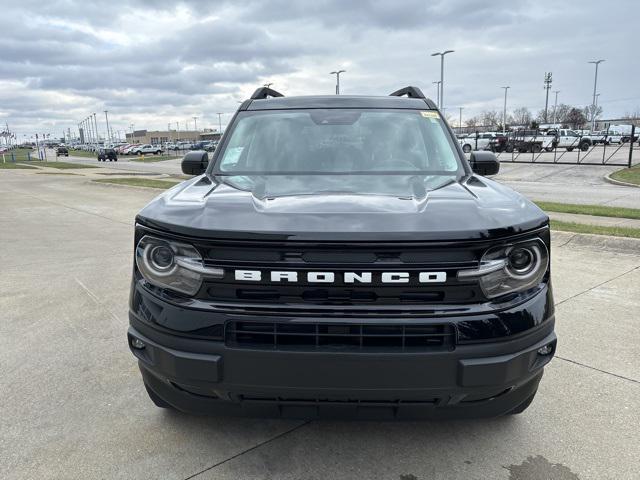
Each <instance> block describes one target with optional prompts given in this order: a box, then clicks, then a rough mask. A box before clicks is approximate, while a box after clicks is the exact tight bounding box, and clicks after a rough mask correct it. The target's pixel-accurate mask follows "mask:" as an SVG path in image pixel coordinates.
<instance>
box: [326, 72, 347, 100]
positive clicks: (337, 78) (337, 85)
mask: <svg viewBox="0 0 640 480" xmlns="http://www.w3.org/2000/svg"><path fill="white" fill-rule="evenodd" d="M345 72H346V70H336V71H334V72H329V75H335V76H336V95H340V74H341V73H345Z"/></svg>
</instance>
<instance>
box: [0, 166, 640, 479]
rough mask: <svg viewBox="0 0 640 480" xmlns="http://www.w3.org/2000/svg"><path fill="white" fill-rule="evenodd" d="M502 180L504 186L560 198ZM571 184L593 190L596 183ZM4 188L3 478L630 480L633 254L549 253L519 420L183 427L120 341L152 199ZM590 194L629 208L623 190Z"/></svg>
mask: <svg viewBox="0 0 640 480" xmlns="http://www.w3.org/2000/svg"><path fill="white" fill-rule="evenodd" d="M70 158H71V157H70ZM65 160H66V159H65ZM84 160H86V159H84ZM84 160H83V161H84ZM94 162H95V161H94ZM95 163H96V164H97V162H95ZM124 163H126V162H124ZM162 163H167V162H162ZM156 165H157V164H153V166H156ZM171 165H173V164H171ZM177 165H178V164H177V163H175V165H174V166H175V167H177ZM136 167H138V169H140V168H141V167H142V168H145V167H147V165H144V166H143V165H140V164H137V165H136ZM513 167H514V168H513V169H505V172H504V173H503V178H504V181H505V182H507V183H509V182H513V183H518V182H519V183H518V184H519V185H521V186H524V185H529V184H531V185H536V184H537V183H541V184H545V185H554V184H555V185H557V182H559V180H558V179H556V178H554V177H555V176H556V175H554V173H553V172H552V171H549V170H546V171H545V170H542V169H540V167H541V166H535V167H531V166H527V165H522V166H520V165H514V166H513ZM521 167H522V168H521ZM118 168H121V165H120V162H118ZM532 168H536V169H538V170H535V171H532V170H531V169H532ZM542 168H546V169H553V168H555V169H558V168H562V167H558V166H555V167H549V166H542ZM573 168H578V169H579V168H591V167H573ZM592 168H599V167H592ZM599 171H600V172H601V171H602V170H599ZM578 172H582V174H578V173H576V174H575V175H574V177H575V178H574V182H573V183H576V184H578V185H580V187H581V188H584V189H589V188H590V187H589V185H590V182H591V181H593V180H592V179H593V178H595V177H593V176H589V175H586V171H585V170H578ZM565 173H566V172H565ZM1 175H2V182H0V196H1V197H2V198H3V201H2V207H1V208H0V239H1V241H2V244H3V246H4V248H3V249H2V250H1V251H0V261H1V262H2V265H3V269H2V272H3V275H2V276H0V312H3V315H2V317H3V320H4V321H3V322H2V323H0V369H1V373H2V375H1V376H0V378H1V380H0V387H1V388H0V404H1V405H2V406H3V415H2V416H1V417H0V431H2V435H1V436H0V451H1V452H3V453H2V455H0V478H10V479H13V478H38V479H42V478H163V479H165V478H175V479H186V478H197V479H213V478H215V479H219V478H230V479H231V478H233V479H236V478H278V479H280V478H291V479H299V478H318V479H320V478H322V479H324V478H357V479H363V478H366V479H371V478H385V479H386V478H392V479H404V480H409V479H427V478H429V479H445V478H446V479H452V478H453V479H455V478H460V479H469V478H473V479H476V478H477V479H515V480H525V479H539V478H540V479H541V478H544V479H547V478H549V479H563V480H565V479H582V480H584V479H591V478H593V479H603V478H616V479H633V478H637V472H638V471H640V460H639V459H638V457H637V454H636V452H637V445H638V444H639V443H640V433H639V431H638V429H637V425H638V423H639V422H640V375H639V374H638V372H640V354H639V351H638V348H637V345H638V344H639V342H640V329H639V328H638V318H637V311H638V310H639V309H640V295H638V290H637V288H638V285H639V284H640V253H639V252H636V254H632V253H629V250H627V249H623V250H621V251H614V250H601V249H597V248H596V247H594V246H590V245H589V244H588V243H587V244H583V243H581V242H582V240H581V237H574V236H572V235H571V234H563V235H556V236H555V238H554V263H553V266H552V271H553V282H554V287H555V290H556V304H557V318H558V325H557V331H558V336H559V348H558V355H557V358H556V359H555V360H554V361H553V362H552V364H551V366H550V367H549V368H548V370H547V372H546V374H545V378H544V379H543V382H542V386H541V391H540V394H539V395H538V397H537V398H536V401H535V403H534V404H533V406H532V407H531V408H530V409H529V410H527V412H526V413H525V414H523V415H522V416H520V417H514V418H502V419H494V420H482V421H471V422H411V423H381V422H366V423H353V422H337V421H313V422H299V421H283V420H263V419H237V418H206V417H189V416H183V415H179V414H175V413H171V412H164V411H161V410H159V409H156V408H155V407H153V405H152V404H151V402H150V401H149V400H148V398H147V396H146V393H145V392H144V390H143V387H142V385H141V382H140V380H139V373H138V371H137V368H136V365H135V362H134V361H133V358H132V356H131V355H130V353H129V351H128V349H127V345H126V339H125V331H126V326H127V296H128V291H129V280H130V272H131V258H132V247H133V235H132V234H133V218H134V215H135V213H136V211H137V210H138V209H139V208H141V207H142V206H143V205H144V204H145V203H146V202H147V201H149V200H150V199H151V198H152V197H153V196H154V195H155V194H156V192H154V191H149V190H141V189H131V188H121V187H106V186H101V185H94V184H90V183H88V182H87V180H86V179H85V178H83V177H80V176H63V175H60V176H58V175H55V176H50V175H35V174H32V173H30V172H18V171H7V172H2V174H1ZM581 175H582V176H581ZM565 176H566V175H565ZM598 178H600V177H598ZM545 179H547V180H549V179H551V180H553V181H552V182H551V183H545V182H544V180H545ZM599 181H602V180H599ZM554 182H556V183H554ZM602 187H603V188H604V187H607V188H609V187H611V189H612V190H611V191H610V192H609V191H608V192H609V193H607V195H608V196H609V197H611V198H612V199H613V200H607V201H609V202H613V201H615V200H616V199H617V201H621V200H622V199H624V198H627V201H636V203H635V205H632V206H636V207H637V206H638V204H639V203H638V202H637V197H633V195H635V193H633V192H630V190H634V189H631V188H625V187H615V186H608V185H602ZM532 188H533V187H532ZM562 188H563V187H562V186H560V187H557V188H556V190H562ZM591 190H593V189H592V188H591ZM598 190H599V191H600V190H601V189H600V188H599V189H598ZM635 190H640V189H635ZM629 195H631V196H632V199H631V200H629ZM586 198H589V197H586ZM633 199H636V200H633Z"/></svg>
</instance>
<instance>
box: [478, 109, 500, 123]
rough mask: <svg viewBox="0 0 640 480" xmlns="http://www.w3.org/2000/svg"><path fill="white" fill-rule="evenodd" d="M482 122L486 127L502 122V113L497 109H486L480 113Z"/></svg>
mask: <svg viewBox="0 0 640 480" xmlns="http://www.w3.org/2000/svg"><path fill="white" fill-rule="evenodd" d="M480 122H481V123H482V125H483V126H485V127H491V126H494V125H497V124H498V123H499V122H500V114H499V113H498V112H497V111H495V110H485V111H484V112H482V113H481V114H480Z"/></svg>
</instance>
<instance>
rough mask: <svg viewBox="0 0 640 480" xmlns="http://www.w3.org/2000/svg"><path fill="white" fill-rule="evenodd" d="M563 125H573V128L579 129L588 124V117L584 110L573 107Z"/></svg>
mask: <svg viewBox="0 0 640 480" xmlns="http://www.w3.org/2000/svg"><path fill="white" fill-rule="evenodd" d="M563 123H567V124H569V125H571V127H572V128H578V127H581V126H582V125H584V124H585V123H587V117H586V116H585V114H584V112H583V111H582V110H580V109H578V108H575V107H573V108H571V110H569V113H567V116H566V118H565V119H564V121H563Z"/></svg>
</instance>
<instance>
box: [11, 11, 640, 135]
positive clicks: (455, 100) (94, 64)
mask: <svg viewBox="0 0 640 480" xmlns="http://www.w3.org/2000/svg"><path fill="white" fill-rule="evenodd" d="M0 11H1V12H2V35H1V36H0V123H4V122H5V121H6V122H8V123H9V126H10V128H11V129H12V130H13V131H16V132H18V134H19V137H20V138H22V137H23V136H24V135H30V134H32V133H33V132H50V133H51V134H52V135H55V136H60V135H61V133H62V130H63V129H64V130H65V131H66V129H67V127H69V128H72V129H75V130H77V124H78V122H79V121H80V120H82V119H83V118H86V117H87V116H88V115H89V114H90V113H92V112H98V114H99V115H98V126H99V128H100V130H102V131H104V128H105V125H104V123H105V122H104V114H103V113H102V112H103V110H109V120H110V123H111V124H112V127H113V129H114V130H121V131H124V130H125V129H128V128H129V125H130V124H134V125H135V128H136V129H143V128H147V129H153V128H163V129H166V128H167V124H168V123H169V122H171V124H172V128H175V125H176V122H179V124H180V129H181V130H182V129H184V128H185V127H186V121H187V120H189V121H190V124H189V127H190V128H192V127H193V120H191V118H192V117H194V116H197V117H198V128H201V127H217V118H218V117H217V115H216V113H217V112H225V115H224V116H223V125H224V123H225V121H226V120H228V119H229V118H230V113H231V112H233V111H234V110H235V109H236V108H237V105H238V101H239V100H242V99H244V98H246V97H247V96H248V95H250V93H251V92H252V91H253V90H254V89H255V88H256V86H259V85H262V84H263V83H265V82H273V84H274V85H273V88H276V89H277V90H280V91H281V92H283V93H284V94H285V95H300V94H302V95H304V94H317V93H321V94H330V93H333V91H334V88H335V87H334V78H333V77H332V76H331V75H329V74H328V73H329V72H330V71H332V70H335V69H337V68H342V69H345V70H347V73H345V74H344V75H343V77H342V82H341V87H342V93H345V94H387V93H389V92H391V91H392V90H394V89H396V88H399V87H402V86H405V85H409V84H411V85H417V86H420V87H421V88H422V89H423V90H424V91H425V93H427V94H428V95H429V96H431V97H433V98H435V97H436V92H435V86H434V85H433V84H432V82H433V81H435V80H439V76H440V68H439V60H438V59H437V58H432V57H431V56H430V54H431V53H432V52H434V51H439V50H444V49H453V50H455V53H452V54H450V55H448V56H447V57H446V68H445V84H446V85H445V106H446V107H447V108H448V109H449V111H450V112H451V113H453V111H454V109H455V112H456V115H455V121H454V122H453V123H454V124H457V118H458V115H457V111H458V110H457V108H458V107H460V106H462V107H464V111H463V118H464V117H467V116H471V115H475V114H478V113H480V112H481V111H482V110H501V109H502V101H503V90H501V89H500V87H501V86H503V85H510V86H511V90H510V91H509V107H510V109H511V108H516V107H522V106H526V107H528V108H530V109H531V110H532V111H534V112H535V111H537V110H539V109H540V108H543V107H544V90H543V83H542V82H543V76H544V73H545V71H552V72H553V77H554V83H553V88H552V90H560V91H561V92H560V94H559V101H560V102H564V103H569V104H575V105H580V106H584V105H587V104H589V103H590V102H591V96H592V90H593V73H594V67H593V65H589V64H588V63H587V61H589V60H593V59H599V58H604V59H606V62H605V63H603V64H602V65H601V66H600V72H599V79H598V91H599V93H600V102H599V103H600V105H601V106H602V107H603V108H604V116H605V117H607V118H612V117H616V116H619V115H623V114H625V113H627V112H633V111H637V110H639V109H640V84H639V82H638V77H640V62H639V61H638V59H639V58H640V43H639V42H637V41H633V40H632V39H633V37H634V35H633V34H634V32H635V31H636V30H635V29H636V28H637V18H638V5H637V3H636V2H634V1H632V0H618V1H616V2H609V3H607V2H602V1H586V0H575V1H573V0H565V1H562V2H558V1H547V0H536V1H516V0H491V1H487V0H460V1H455V0H406V1H403V0H383V1H380V0H373V1H355V0H314V1H296V0H260V1H253V0H244V1H238V2H231V1H216V0H201V1H199V0H194V1H185V2H182V1H180V0H178V1H174V0H172V1H169V0H157V1H154V0H108V1H104V0H93V1H73V0H49V1H47V2H42V1H40V0H19V1H16V0H0ZM551 97H553V94H551ZM550 102H551V103H552V100H550ZM463 121H464V120H463Z"/></svg>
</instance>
